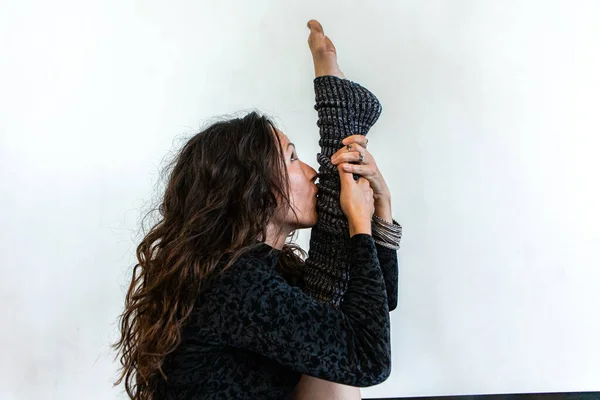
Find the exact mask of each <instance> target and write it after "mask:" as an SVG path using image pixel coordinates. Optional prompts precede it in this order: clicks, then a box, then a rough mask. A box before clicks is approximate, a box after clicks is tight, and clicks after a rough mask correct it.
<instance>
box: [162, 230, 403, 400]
mask: <svg viewBox="0 0 600 400" xmlns="http://www.w3.org/2000/svg"><path fill="white" fill-rule="evenodd" d="M350 240H351V243H352V247H351V248H352V252H353V254H352V255H351V257H350V260H351V264H350V279H349V282H348V286H347V290H346V293H345V295H344V302H343V303H342V305H341V306H340V308H339V309H338V308H335V307H333V306H331V305H329V304H326V303H322V302H319V301H318V300H316V299H314V298H313V297H311V296H310V295H309V294H307V293H305V292H304V291H303V290H302V288H300V287H297V286H292V285H290V284H289V283H288V282H287V281H286V280H285V279H284V278H283V277H282V276H281V275H280V274H279V273H278V272H277V271H276V265H277V261H278V257H279V254H280V250H278V249H273V248H272V247H270V246H269V245H267V244H265V243H263V244H262V245H261V246H259V247H258V249H257V250H255V251H253V252H248V253H246V254H244V255H243V256H242V257H241V258H240V259H238V261H237V262H236V263H235V264H234V265H233V266H232V267H231V268H229V269H227V270H226V271H224V272H223V273H221V274H219V275H217V276H216V277H215V279H214V280H213V281H211V284H210V286H209V287H208V288H207V289H205V290H204V291H203V292H202V293H201V295H200V296H199V298H198V301H197V304H196V307H195V308H194V311H193V312H192V315H191V318H190V320H189V322H188V323H187V324H186V325H185V326H184V328H183V330H182V342H181V344H180V345H179V346H178V348H177V349H176V350H175V351H174V352H173V353H171V354H169V356H167V358H166V360H165V363H164V365H163V369H164V371H165V374H166V375H167V376H168V383H167V382H165V381H161V382H160V383H159V385H158V387H157V389H156V391H155V393H156V396H155V398H156V399H169V400H174V399H190V400H191V399H288V398H290V396H291V395H292V393H293V392H294V389H295V387H296V385H297V383H298V381H299V380H300V377H301V375H302V374H306V375H311V376H315V377H318V378H321V379H326V380H329V381H333V382H339V383H343V384H346V385H352V386H359V387H365V386H371V385H376V384H378V383H381V382H383V381H384V380H385V379H386V378H387V377H388V376H389V374H390V369H391V351H390V337H389V332H390V318H389V311H391V310H393V309H394V308H395V307H396V299H397V291H398V259H397V254H396V250H392V249H389V248H386V247H383V246H380V245H378V244H376V243H375V242H374V240H373V237H372V236H371V235H368V234H365V233H361V234H356V235H354V236H353V237H352V238H351V239H350Z"/></svg>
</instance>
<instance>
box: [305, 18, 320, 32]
mask: <svg viewBox="0 0 600 400" xmlns="http://www.w3.org/2000/svg"><path fill="white" fill-rule="evenodd" d="M306 26H308V28H309V29H310V31H311V32H313V33H318V34H321V35H322V34H323V27H322V26H321V24H320V23H319V21H317V20H316V19H311V20H310V21H308V23H307V24H306Z"/></svg>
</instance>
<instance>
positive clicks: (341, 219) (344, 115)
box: [304, 76, 381, 307]
mask: <svg viewBox="0 0 600 400" xmlns="http://www.w3.org/2000/svg"><path fill="white" fill-rule="evenodd" d="M314 88H315V100H316V104H315V106H314V108H315V110H317V114H318V121H317V126H318V127H319V132H320V140H319V145H320V146H321V152H320V153H319V154H317V161H318V163H319V174H321V175H320V177H319V183H318V187H319V198H318V200H317V214H318V216H319V219H318V222H317V224H316V225H315V226H314V227H313V228H312V232H311V237H310V247H309V251H308V257H307V259H306V262H305V271H304V290H305V291H306V292H307V293H310V294H311V295H312V296H313V297H314V298H316V299H317V300H320V301H323V302H327V303H329V304H332V305H333V306H335V307H339V306H340V305H341V303H342V300H343V296H344V293H345V292H346V288H347V285H348V279H349V276H348V273H349V260H348V257H349V255H350V254H351V249H350V233H349V227H348V221H347V219H346V216H345V215H344V213H343V212H342V209H341V206H340V189H341V184H340V177H339V173H338V171H337V167H335V166H334V165H332V164H331V161H330V158H331V156H332V155H333V154H334V153H335V152H336V151H338V150H339V149H340V148H342V147H343V145H342V140H343V139H344V138H346V137H348V136H351V135H355V134H362V135H366V134H367V132H368V131H369V129H370V128H371V127H372V126H373V125H374V124H375V122H376V121H377V119H378V118H379V115H380V114H381V104H380V103H379V101H378V100H377V98H376V97H375V95H374V94H373V93H371V92H370V91H369V90H367V89H366V88H364V87H363V86H361V85H360V84H358V83H355V82H352V81H349V80H347V79H342V78H338V77H335V76H320V77H317V78H315V80H314ZM356 177H357V175H355V178H356Z"/></svg>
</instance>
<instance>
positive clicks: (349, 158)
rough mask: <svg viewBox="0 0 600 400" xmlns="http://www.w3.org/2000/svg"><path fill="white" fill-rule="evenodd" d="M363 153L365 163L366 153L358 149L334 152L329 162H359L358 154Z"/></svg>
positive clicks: (335, 163) (334, 163)
mask: <svg viewBox="0 0 600 400" xmlns="http://www.w3.org/2000/svg"><path fill="white" fill-rule="evenodd" d="M361 154H363V161H362V162H363V163H367V153H366V152H364V153H361V152H360V151H351V152H350V153H339V154H334V155H333V156H332V157H331V163H332V164H333V165H337V164H339V163H343V162H359V161H360V155H361Z"/></svg>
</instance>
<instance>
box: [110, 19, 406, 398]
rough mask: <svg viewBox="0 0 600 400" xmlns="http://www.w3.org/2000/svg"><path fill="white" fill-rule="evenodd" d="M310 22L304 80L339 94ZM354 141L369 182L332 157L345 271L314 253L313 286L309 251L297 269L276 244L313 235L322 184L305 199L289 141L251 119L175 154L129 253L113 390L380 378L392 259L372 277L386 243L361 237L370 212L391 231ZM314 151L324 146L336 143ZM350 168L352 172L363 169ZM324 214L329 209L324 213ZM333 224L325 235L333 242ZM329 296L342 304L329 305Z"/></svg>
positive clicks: (176, 393)
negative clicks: (159, 197) (157, 203)
mask: <svg viewBox="0 0 600 400" xmlns="http://www.w3.org/2000/svg"><path fill="white" fill-rule="evenodd" d="M315 22H316V21H315ZM315 22H312V24H310V25H309V27H311V38H312V39H315V38H316V39H315V40H312V45H311V50H313V56H314V59H315V69H316V70H317V71H318V70H319V69H321V72H323V75H319V72H317V78H316V81H315V84H317V80H318V79H319V78H322V79H321V81H322V83H323V85H324V86H327V85H328V84H329V85H331V84H333V85H334V86H335V85H339V86H338V88H340V89H341V88H342V87H343V85H348V84H349V83H348V82H342V81H343V79H342V78H343V76H342V77H340V76H339V75H334V74H333V73H332V72H334V71H332V70H331V66H332V65H333V64H332V63H331V58H328V57H321V58H319V57H316V53H315V49H317V48H318V46H317V47H315V46H314V44H315V43H317V44H318V43H319V40H320V43H323V42H324V41H325V42H326V41H327V40H326V37H325V36H324V35H322V29H320V26H319V27H315ZM317 24H318V23H317ZM319 30H320V31H319ZM310 43H311V39H309V44H310ZM319 54H321V55H323V53H322V52H321V53H319ZM326 59H327V60H326ZM335 65H337V63H335ZM338 69H339V68H338ZM327 87H329V88H331V86H327ZM356 88H358V86H357V87H355V89H356ZM359 92H360V90H357V92H356V93H354V94H356V98H358V94H359ZM346 100H348V99H346ZM318 103H319V102H318ZM322 103H323V104H325V103H328V101H327V100H326V99H324V100H323V102H322ZM345 103H348V101H346V102H345ZM354 106H359V104H355V105H352V106H351V107H354ZM360 106H361V107H362V105H360ZM343 107H348V104H344V105H343ZM377 107H378V105H377ZM363 108H364V107H363ZM319 115H320V122H322V123H323V124H322V126H323V127H325V126H326V125H327V122H326V118H323V117H322V116H321V111H319ZM372 119H373V118H372ZM375 119H376V118H374V119H373V121H372V122H374V120H375ZM358 125H360V124H358ZM363 125H364V124H363ZM366 125H368V124H366ZM359 127H360V126H359ZM327 129H329V128H327ZM327 129H322V130H321V137H322V138H324V136H326V132H325V131H327ZM367 130H368V128H367ZM330 131H331V132H333V131H335V129H330ZM365 139H366V138H364V135H355V136H353V137H350V138H348V140H349V141H350V143H348V144H351V145H352V146H354V148H355V149H356V148H358V149H361V150H362V151H361V152H360V153H359V154H358V156H359V158H362V159H363V167H362V168H364V170H363V173H364V175H366V176H368V177H369V178H370V180H367V179H365V178H364V177H362V176H361V177H360V178H359V179H358V181H356V182H355V181H354V179H353V177H352V172H347V171H345V170H344V168H345V167H346V166H348V165H350V164H348V161H351V157H354V156H355V155H354V154H353V153H354V152H349V151H348V150H349V149H348V148H347V147H343V148H342V149H340V150H339V151H338V152H336V153H335V154H334V155H333V156H332V158H331V160H330V166H332V165H335V164H337V166H335V167H334V168H335V169H336V172H337V175H336V179H338V182H340V185H341V192H340V193H339V200H338V202H339V206H338V209H341V211H342V212H343V214H342V215H341V216H338V219H340V218H341V217H344V222H345V223H346V227H347V229H348V230H347V232H346V236H347V237H348V240H347V244H348V251H349V252H351V253H349V255H350V257H348V254H346V257H345V258H344V261H345V262H346V263H347V265H348V268H349V273H348V274H341V275H339V276H338V275H337V274H335V273H333V274H330V272H332V271H334V269H335V268H337V267H339V266H340V265H339V263H336V262H335V261H336V260H338V259H339V258H340V257H339V256H336V255H333V256H332V255H331V254H328V255H327V257H321V258H320V259H317V258H318V257H317V256H319V249H316V251H315V252H314V255H315V256H314V257H313V258H315V260H314V262H313V263H312V267H309V268H308V269H309V270H311V271H313V272H314V273H313V274H312V276H313V277H319V276H320V277H321V278H323V279H312V280H311V279H307V278H306V274H304V273H303V271H304V267H307V266H308V264H309V263H308V261H309V260H310V259H311V255H310V254H309V258H308V259H307V260H306V261H307V262H306V263H304V262H303V261H302V259H301V258H300V257H299V255H298V254H297V252H299V253H300V254H302V255H306V253H304V252H303V251H302V250H301V249H300V248H298V247H297V246H296V245H294V244H287V243H285V240H286V238H287V237H289V236H290V235H292V234H293V233H294V232H295V230H296V229H301V228H307V227H313V226H314V227H316V225H318V224H317V222H318V219H319V218H320V215H318V214H317V203H318V202H321V201H322V200H325V199H326V197H327V193H328V190H326V189H328V188H327V187H325V186H323V184H322V185H321V189H323V193H321V196H320V198H319V200H317V197H316V194H317V186H316V185H315V184H314V180H315V179H316V176H317V174H316V171H315V170H314V169H312V168H311V167H310V166H308V165H306V164H304V163H303V162H301V161H300V160H299V159H298V157H297V154H296V152H295V149H294V146H293V145H291V144H290V142H289V138H287V136H286V135H285V134H283V132H281V131H280V130H278V129H277V128H275V126H274V125H273V124H272V123H271V122H270V121H269V120H268V119H266V118H264V117H261V116H259V115H258V114H256V113H251V114H249V115H247V116H245V117H244V118H241V119H239V118H238V119H234V120H230V121H224V122H220V123H217V124H214V125H213V126H211V127H209V128H208V129H206V130H205V131H203V132H201V133H199V134H197V135H196V136H194V137H193V138H192V139H191V140H190V141H189V142H188V143H187V144H186V145H185V146H184V148H183V149H182V150H181V152H180V154H179V155H178V157H177V158H176V159H175V160H174V162H173V164H172V167H173V170H172V173H171V175H170V180H169V182H168V185H167V188H166V192H165V196H164V199H163V203H162V204H161V207H160V212H161V217H162V219H161V221H160V222H159V223H158V224H156V225H155V226H154V227H153V228H152V230H151V231H150V232H149V234H148V235H147V236H146V237H145V238H144V240H143V241H142V243H141V244H140V245H139V246H138V249H137V257H138V261H139V263H138V265H136V267H135V269H134V275H133V279H132V283H131V286H130V289H129V292H128V294H127V299H126V310H125V312H124V313H123V315H122V322H121V330H122V337H121V340H120V341H119V343H117V344H116V347H118V348H120V350H121V352H122V356H121V362H122V364H123V373H122V375H121V377H120V379H119V381H118V382H117V384H118V383H120V382H121V380H122V379H123V378H125V379H126V389H127V392H128V394H129V395H130V397H132V398H135V399H151V398H154V399H156V398H160V399H180V398H181V399H183V398H185V399H194V398H277V399H280V398H289V397H290V396H291V395H292V394H293V393H294V390H295V389H297V390H296V392H295V394H296V395H297V396H298V397H304V396H312V397H310V398H316V396H318V395H319V393H321V394H325V395H328V394H329V395H336V394H339V393H341V392H343V391H344V390H346V388H348V389H350V390H353V391H354V392H353V393H354V394H356V393H357V392H356V391H357V390H358V389H357V388H354V387H349V386H370V385H374V384H377V383H380V382H382V381H383V380H385V379H386V378H387V377H388V376H389V373H390V368H391V360H390V345H389V310H390V308H393V307H395V300H393V302H394V303H393V304H392V303H390V304H388V300H389V299H391V298H393V296H394V294H393V292H394V291H396V290H397V286H396V284H397V278H396V283H395V282H394V279H393V275H394V274H393V267H394V266H396V267H397V264H395V263H396V260H395V251H394V250H393V249H389V250H391V252H392V253H394V257H391V256H390V254H387V258H385V257H384V258H385V259H384V261H385V264H386V265H388V267H387V268H384V265H383V264H384V263H383V262H380V259H381V258H382V256H381V255H380V254H379V252H380V249H383V248H384V247H382V246H381V245H379V244H377V245H376V243H375V239H374V236H372V230H371V227H372V218H373V215H374V212H375V211H376V210H377V209H378V208H379V209H380V210H382V213H385V214H387V219H388V221H389V220H390V219H391V216H390V214H391V210H390V208H389V205H388V203H389V193H388V192H387V187H386V186H385V183H384V181H383V178H382V177H381V174H380V173H378V171H377V170H376V164H375V163H374V160H373V159H372V156H371V155H370V154H369V153H368V152H367V151H366V150H365V149H364V146H363V145H366V140H365ZM340 141H341V139H340ZM325 142H327V140H325V141H324V144H323V145H322V147H323V148H325V149H326V148H327V146H331V144H333V143H334V142H335V141H331V144H327V143H325ZM328 143H329V142H328ZM232 144H233V145H232ZM345 144H346V143H345ZM361 144H362V145H361ZM337 145H338V147H339V143H338V144H337ZM361 155H362V157H360V156H361ZM365 161H367V162H365ZM354 168H357V169H356V170H355V171H353V172H355V173H356V174H359V175H360V174H361V170H360V169H358V168H361V167H359V166H354ZM328 175H329V176H328ZM331 175H332V174H327V173H326V172H325V173H324V175H323V178H324V179H327V178H331ZM329 189H331V190H329V194H331V193H332V192H335V189H332V188H329ZM376 189H377V191H378V192H376ZM374 197H375V198H377V199H375V198H374ZM376 202H377V204H379V205H378V206H377V205H376V204H375V203H376ZM326 209H327V210H329V212H332V213H335V207H329V208H327V207H326ZM321 215H325V213H321ZM375 215H377V214H375ZM379 217H381V218H384V216H383V215H380V216H379ZM331 221H335V220H334V219H331ZM373 226H375V225H373ZM338 228H339V227H338V226H337V225H335V224H333V226H332V227H331V236H330V237H331V238H332V239H333V238H335V235H336V234H338V233H339V230H338ZM326 231H327V229H325V228H324V229H322V230H321V232H322V233H323V232H326ZM323 234H324V233H323ZM320 240H321V241H320V242H316V243H317V245H318V244H323V243H322V241H323V239H320ZM378 241H379V240H378ZM312 246H313V237H312V236H311V250H312ZM317 247H318V246H317ZM321 253H322V249H321ZM336 257H337V258H336ZM319 266H321V267H322V266H325V267H326V268H321V269H319ZM389 266H391V267H389ZM384 269H386V270H387V272H386V271H384ZM315 271H316V272H315ZM382 271H384V273H382ZM390 271H391V272H390ZM328 273H329V274H328ZM384 275H386V276H384ZM340 276H341V277H340ZM390 277H392V278H390ZM322 282H329V283H330V284H329V285H323V284H322ZM340 282H341V284H339V285H338V283H340ZM331 287H333V289H332V290H327V289H328V288H331ZM339 288H341V290H343V292H344V293H343V300H344V301H343V303H342V302H336V301H334V302H333V303H336V304H329V303H328V299H333V298H335V296H333V294H336V293H339V292H340V290H339ZM386 289H387V291H386ZM311 292H312V293H311ZM318 294H320V295H321V297H322V299H320V300H317V299H316V298H315V297H318ZM390 294H391V295H390ZM337 303H341V304H337ZM301 378H302V379H301ZM344 385H345V386H344ZM317 392H319V393H317ZM358 393H359V392H358ZM358 395H359V394H358ZM359 396H360V395H359Z"/></svg>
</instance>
